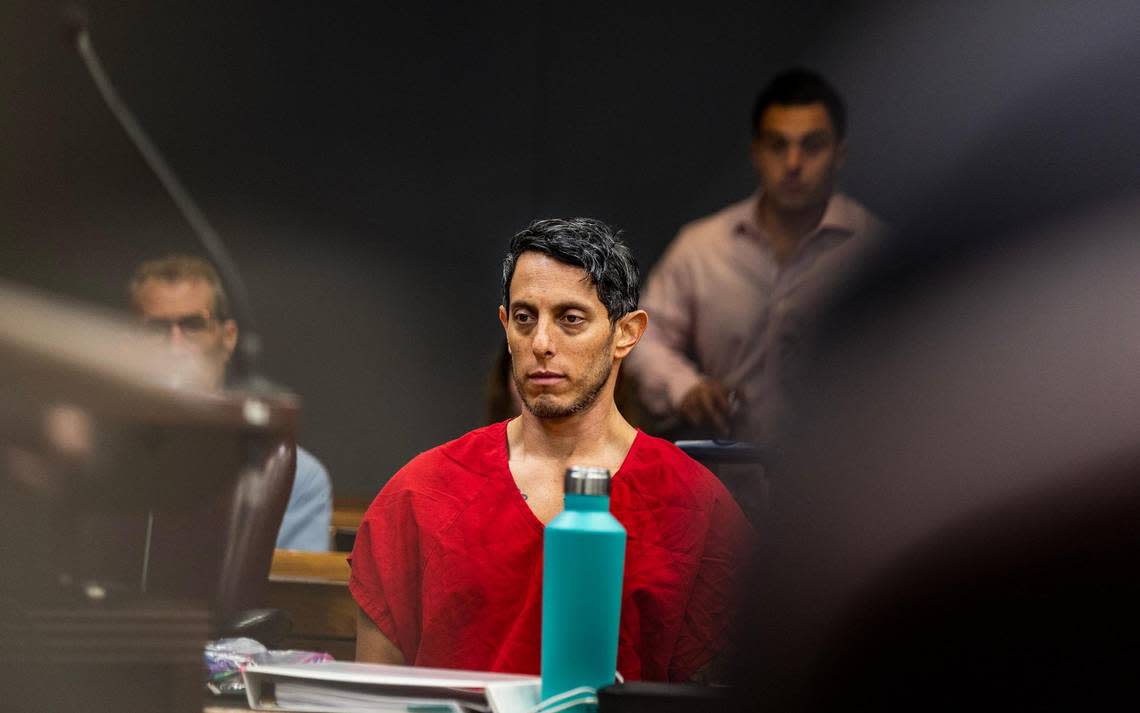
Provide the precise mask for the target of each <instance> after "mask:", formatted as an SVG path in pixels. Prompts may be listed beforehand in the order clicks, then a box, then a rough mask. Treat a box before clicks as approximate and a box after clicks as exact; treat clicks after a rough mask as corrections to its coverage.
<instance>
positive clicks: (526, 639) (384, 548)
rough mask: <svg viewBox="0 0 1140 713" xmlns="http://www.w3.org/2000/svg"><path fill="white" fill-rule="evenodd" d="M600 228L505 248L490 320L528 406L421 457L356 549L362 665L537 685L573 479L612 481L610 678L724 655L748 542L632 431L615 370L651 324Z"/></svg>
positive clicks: (384, 494) (695, 669)
mask: <svg viewBox="0 0 1140 713" xmlns="http://www.w3.org/2000/svg"><path fill="white" fill-rule="evenodd" d="M637 304H638V271H637V266H636V263H635V262H634V260H633V257H632V255H631V254H630V251H629V248H628V247H627V246H626V245H625V244H624V243H622V242H621V240H620V238H619V237H618V236H617V235H615V234H614V232H613V231H612V230H611V229H610V228H609V227H608V226H607V225H605V224H604V223H602V222H600V221H596V220H589V219H582V218H576V219H570V220H542V221H536V222H535V223H532V224H531V225H530V226H529V227H528V228H527V229H526V230H524V231H522V232H520V233H519V234H518V235H516V236H515V237H514V239H513V240H512V241H511V248H510V253H509V254H508V255H507V257H506V259H505V260H504V263H503V303H502V305H501V306H500V307H499V321H500V322H501V323H502V325H503V329H504V330H505V331H506V337H507V342H508V346H509V349H510V353H511V360H512V376H513V379H514V381H515V384H516V386H517V387H518V391H519V394H520V395H521V397H522V401H523V404H524V406H525V409H524V410H523V412H522V414H521V415H520V416H519V417H517V418H514V419H512V420H510V421H504V422H501V423H497V424H494V425H491V426H487V427H485V428H480V429H477V430H474V431H471V432H470V433H468V434H467V435H465V436H462V437H460V438H458V439H456V440H454V441H451V442H450V443H445V444H444V445H442V446H438V447H436V448H433V449H432V450H429V451H427V452H425V453H422V454H420V455H419V456H417V457H416V458H414V459H412V461H411V462H409V463H408V464H407V465H406V466H404V467H403V468H402V469H400V471H399V472H398V473H396V475H395V476H393V477H392V479H391V480H390V481H389V482H388V483H387V484H386V485H385V486H384V488H383V490H381V491H380V494H379V495H378V496H377V497H376V500H375V501H374V502H373V503H372V505H371V507H369V509H368V512H367V514H366V515H365V517H364V520H363V522H362V523H361V527H360V529H359V531H358V533H357V536H356V546H355V548H354V550H353V553H352V558H351V562H352V577H351V579H350V582H349V588H350V590H351V592H352V595H353V597H354V598H355V600H356V602H357V604H358V605H359V608H360V612H359V616H358V620H357V649H356V655H357V659H358V660H360V661H376V662H386V663H408V664H415V665H421V666H436V667H445V668H460V669H472V670H489V671H506V672H515V673H533V674H537V673H538V672H539V652H540V629H541V626H540V615H541V604H542V533H543V527H544V526H545V525H546V523H548V522H550V521H551V520H552V519H553V518H554V517H555V516H556V515H558V513H559V512H561V511H562V502H563V501H562V498H563V492H562V480H563V474H564V472H565V470H566V469H567V467H569V466H572V465H584V466H602V467H605V468H608V469H609V470H610V472H611V473H613V476H612V479H613V480H612V483H611V509H612V511H613V514H614V515H615V516H616V517H617V519H618V520H619V521H620V522H621V523H622V525H624V526H625V528H626V530H627V532H628V545H627V550H626V560H625V561H626V565H625V584H624V589H623V593H622V613H621V630H620V635H619V645H618V671H619V672H620V673H621V674H622V675H623V676H624V677H625V678H626V679H650V680H669V681H679V680H690V679H692V678H694V677H698V678H699V677H701V676H702V675H703V673H704V672H705V671H707V670H708V668H709V665H710V663H711V662H713V660H714V657H716V656H717V655H718V654H719V653H720V652H721V651H722V650H723V648H724V646H725V643H726V634H727V630H728V626H729V621H728V620H729V613H730V609H731V605H732V602H733V600H734V598H735V595H736V594H737V592H736V589H737V587H736V585H737V582H738V579H739V577H740V576H741V574H742V573H741V570H742V569H744V567H743V565H744V564H745V562H746V560H747V555H748V548H749V544H750V540H751V537H752V531H751V528H750V527H749V525H748V523H747V521H746V520H745V518H744V516H743V514H742V513H741V511H740V508H739V507H738V506H737V504H736V503H735V502H734V501H733V499H732V496H731V495H729V493H728V491H727V490H725V488H724V487H723V486H722V485H721V483H720V482H719V481H718V480H717V479H716V477H715V476H713V475H712V474H711V473H710V472H709V471H708V470H706V469H705V468H704V467H703V466H701V465H700V464H698V463H697V462H696V461H694V460H692V459H691V458H689V457H688V456H686V455H685V454H684V453H682V452H681V451H680V450H679V449H678V448H676V447H675V446H674V445H673V444H671V443H669V442H668V441H664V440H661V439H658V438H654V437H652V436H648V435H646V434H645V433H642V432H640V431H638V430H637V429H635V428H634V427H632V426H631V425H629V423H628V422H627V421H626V420H625V419H624V418H623V417H622V415H621V413H620V412H619V411H618V409H617V407H616V406H615V405H614V382H615V381H616V379H617V374H618V368H619V367H620V365H621V363H622V361H623V360H624V359H625V358H626V356H628V355H629V353H630V351H631V350H632V349H634V347H635V346H636V345H637V342H638V340H639V339H640V338H641V335H642V334H643V333H644V332H645V326H646V324H647V322H648V319H649V316H648V315H647V314H646V313H645V311H643V310H640V309H638V308H637Z"/></svg>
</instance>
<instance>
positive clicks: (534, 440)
mask: <svg viewBox="0 0 1140 713" xmlns="http://www.w3.org/2000/svg"><path fill="white" fill-rule="evenodd" d="M636 435H637V430H636V429H635V428H634V427H633V426H631V425H629V422H628V421H626V420H625V418H624V417H623V416H622V415H621V412H619V411H618V409H617V406H616V404H614V400H613V395H612V394H602V395H600V396H599V398H598V400H597V401H596V402H595V403H594V405H593V406H591V407H590V408H588V409H586V410H585V411H583V412H581V413H576V414H574V415H572V416H567V417H565V418H559V419H545V418H538V417H537V416H535V415H534V414H532V413H530V412H529V411H527V410H525V409H524V410H523V413H522V415H520V416H519V418H517V419H515V420H513V421H511V422H510V423H509V424H508V425H507V442H508V446H509V447H510V450H511V455H510V457H511V460H515V459H516V458H526V459H540V460H545V461H558V462H561V463H564V464H570V463H571V461H573V462H574V463H577V464H580V465H599V466H603V467H610V468H611V469H616V466H617V465H620V463H621V460H622V459H624V457H625V453H626V452H628V450H629V447H630V446H631V445H632V444H633V439H634V438H635V437H636ZM615 459H616V460H617V463H616V464H615V463H614V460H615Z"/></svg>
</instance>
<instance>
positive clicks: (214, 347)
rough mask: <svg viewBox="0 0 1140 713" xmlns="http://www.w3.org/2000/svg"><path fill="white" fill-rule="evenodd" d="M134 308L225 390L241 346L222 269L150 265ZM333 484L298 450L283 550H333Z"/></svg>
mask: <svg viewBox="0 0 1140 713" xmlns="http://www.w3.org/2000/svg"><path fill="white" fill-rule="evenodd" d="M130 295H131V304H132V306H133V307H134V310H135V313H136V314H137V315H138V316H139V319H140V320H141V321H142V323H143V325H144V326H146V327H148V328H150V329H151V330H152V331H153V333H154V336H155V338H156V339H162V340H164V341H165V342H166V344H167V345H168V346H169V349H170V353H171V356H172V358H178V357H179V356H181V355H189V354H199V355H201V356H202V357H204V358H203V361H204V362H205V363H206V365H207V367H208V370H209V371H208V375H207V378H208V383H207V384H205V386H206V387H207V388H210V389H214V390H221V389H222V388H224V386H225V376H226V364H227V363H228V362H229V359H230V355H231V354H233V351H234V346H235V345H236V344H237V337H238V326H237V323H236V322H235V321H234V320H233V319H232V318H231V317H230V316H229V304H228V301H227V299H226V293H225V291H224V290H223V289H222V281H221V278H220V277H219V276H218V272H217V270H215V269H214V266H213V265H211V264H210V263H208V262H206V261H205V260H202V259H201V258H197V257H193V256H189V255H171V256H168V257H164V258H160V259H158V260H150V261H148V262H144V263H143V264H142V265H140V266H139V267H138V269H137V270H135V274H134V277H132V278H131V282H130ZM331 517H332V486H331V484H330V482H329V476H328V473H327V472H326V471H325V468H324V466H322V465H321V463H320V461H318V460H317V459H316V458H314V457H313V455H312V454H311V453H309V452H308V451H306V450H305V449H303V448H301V447H300V446H298V447H297V470H296V473H295V475H294V478H293V491H292V493H291V494H290V496H289V505H288V506H287V507H286V509H285V516H284V518H283V519H282V521H281V529H280V530H279V531H278V534H277V547H279V548H282V549H289V550H310V551H326V550H328V549H329V522H330V519H331Z"/></svg>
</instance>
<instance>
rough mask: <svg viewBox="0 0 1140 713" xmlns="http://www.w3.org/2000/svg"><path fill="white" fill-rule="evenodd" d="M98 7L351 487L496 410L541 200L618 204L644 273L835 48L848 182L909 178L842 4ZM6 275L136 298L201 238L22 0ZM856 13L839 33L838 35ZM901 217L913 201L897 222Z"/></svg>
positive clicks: (286, 373)
mask: <svg viewBox="0 0 1140 713" xmlns="http://www.w3.org/2000/svg"><path fill="white" fill-rule="evenodd" d="M666 5H671V4H659V3H654V4H650V3H645V4H644V5H642V6H641V8H640V9H629V8H616V7H615V6H614V4H612V3H603V2H576V3H552V2H538V3H521V2H520V3H502V4H499V3H494V4H492V3H487V4H482V3H458V2H456V3H424V4H407V3H404V4H391V6H389V7H383V6H380V4H377V3H363V2H361V3H349V2H335V3H317V2H298V1H293V2H274V3H269V2H264V3H232V2H218V1H216V0H200V1H199V2H193V3H191V2H175V1H173V0H167V1H165V2H153V1H148V2H143V1H141V0H118V1H116V2H110V1H99V2H90V3H88V7H89V8H90V11H91V17H92V36H93V39H94V41H95V43H96V47H97V48H98V49H99V51H100V53H101V55H102V57H103V60H104V62H105V64H106V66H107V69H108V70H109V72H110V73H111V75H112V76H113V77H114V78H115V81H116V82H117V84H118V87H119V89H120V91H121V92H122V94H123V95H124V97H125V98H126V99H127V101H128V102H129V103H130V104H131V106H132V107H133V108H134V110H135V112H136V114H137V115H138V117H139V118H140V120H141V121H142V122H143V124H144V125H145V126H146V127H147V129H148V130H149V132H150V133H151V135H152V138H153V139H154V140H155V142H156V143H157V144H158V145H159V146H160V147H161V148H162V150H163V151H164V152H165V153H166V154H167V156H168V159H169V160H170V162H171V163H172V164H173V166H174V167H175V168H176V170H178V171H179V172H180V174H181V175H182V177H183V179H184V181H185V182H186V183H187V185H188V187H189V188H190V190H191V192H192V193H193V194H194V195H195V197H196V198H197V199H198V201H199V202H200V204H201V205H202V207H203V209H204V210H205V211H206V213H207V214H208V215H209V216H210V217H211V219H212V220H213V222H214V223H215V225H216V227H217V228H218V230H219V232H220V233H221V234H222V235H223V236H224V237H225V239H226V241H227V243H228V245H229V247H230V249H231V251H232V252H233V254H234V257H235V258H236V260H237V262H238V264H239V266H240V267H241V270H242V272H243V274H244V276H245V279H246V281H247V283H248V287H249V289H250V292H251V294H252V300H253V303H254V309H255V312H256V314H257V316H258V317H259V319H260V321H261V323H262V332H263V336H264V339H265V364H266V367H267V370H268V372H269V374H270V375H271V376H272V377H273V378H274V379H275V380H277V381H279V382H281V383H284V384H286V385H288V386H290V387H291V388H293V389H294V390H296V391H297V392H298V393H299V394H300V395H301V396H302V397H303V398H304V409H305V411H304V419H303V427H302V433H301V441H302V443H304V444H305V445H306V446H307V447H308V448H309V449H310V450H312V451H313V452H314V453H315V454H317V456H318V457H319V458H320V459H321V460H323V461H324V462H325V464H326V465H327V466H328V468H329V470H330V472H331V473H332V476H333V479H334V483H335V485H336V489H337V492H338V494H343V495H353V496H358V497H366V496H370V495H372V494H373V493H374V492H375V491H376V490H377V489H378V488H379V487H380V486H381V485H382V484H383V482H384V481H385V480H386V479H387V478H388V477H389V476H390V475H391V474H392V473H393V472H394V471H395V470H396V469H397V468H398V467H399V466H400V465H401V464H402V463H403V462H405V461H406V460H407V459H408V458H410V457H411V456H413V455H414V454H416V453H417V452H419V451H421V450H424V449H426V448H429V447H431V446H432V445H434V444H436V443H439V442H441V441H444V440H447V439H450V438H452V437H455V436H457V435H459V434H461V433H462V432H464V431H465V430H467V429H469V428H471V427H474V426H477V425H480V424H481V421H482V414H483V388H484V387H483V384H484V379H485V375H486V373H487V370H488V368H489V367H490V365H491V362H492V358H493V355H494V353H495V350H496V348H497V345H498V341H499V339H500V331H499V330H500V328H499V326H498V322H497V319H496V316H495V312H496V306H497V304H498V275H497V273H498V263H499V260H500V257H501V254H502V253H503V251H504V250H505V247H506V243H507V240H508V238H509V236H510V235H511V234H513V233H514V232H515V231H517V230H518V229H519V228H521V227H522V226H524V225H525V224H526V223H527V222H528V221H529V220H531V219H532V218H535V217H544V216H552V215H590V216H595V217H600V218H603V219H606V220H609V221H612V222H614V223H616V224H617V225H619V226H621V227H623V228H624V229H625V230H626V231H627V236H628V239H629V241H630V242H631V243H632V245H633V246H634V250H635V253H636V254H637V256H638V259H639V260H640V262H641V263H642V266H643V268H644V269H648V267H650V266H651V265H652V264H653V262H654V261H655V260H656V259H657V257H658V256H659V255H660V253H661V251H662V250H663V249H664V246H665V245H666V243H667V242H668V241H669V239H670V238H671V237H672V236H673V234H674V233H675V231H676V230H677V228H678V227H679V226H680V225H681V224H682V223H684V222H686V221H688V220H692V219H694V218H696V217H698V216H701V215H703V214H705V213H708V212H710V211H712V210H715V209H717V208H719V207H721V206H723V205H725V204H726V203H728V202H730V201H733V200H737V199H739V198H741V197H743V196H745V195H747V194H748V193H749V192H750V191H752V190H753V188H754V183H753V179H752V174H751V170H750V168H749V165H748V161H747V153H746V150H747V141H748V129H747V116H748V113H749V110H750V105H751V101H752V97H753V94H754V92H755V91H756V89H757V88H758V87H759V85H760V84H762V83H763V81H764V80H765V79H766V78H767V76H768V75H769V74H770V73H772V72H773V71H775V70H777V69H779V68H781V67H782V66H784V65H786V64H788V63H790V62H793V61H799V60H807V61H809V62H810V61H811V60H813V59H815V60H816V62H815V64H816V66H819V67H820V68H821V69H822V70H824V71H825V72H832V73H834V74H837V75H838V76H839V77H840V78H841V79H840V81H838V83H839V84H840V86H841V88H842V89H844V90H846V93H847V94H848V97H849V101H850V103H851V109H852V115H853V126H854V128H853V133H852V139H853V147H852V148H853V152H852V157H851V161H850V165H849V166H848V172H847V176H848V181H847V182H848V188H849V189H850V191H851V192H852V193H854V194H855V195H857V196H860V197H863V198H867V199H868V200H867V202H868V203H870V205H871V206H872V207H877V206H876V200H878V199H880V198H882V197H883V196H885V195H886V194H887V191H886V190H885V189H884V188H883V187H882V186H881V185H880V184H879V183H877V182H876V181H875V172H874V171H873V170H872V167H871V166H870V165H869V161H870V160H873V159H874V158H875V153H874V152H875V151H877V150H881V148H882V146H883V143H882V142H876V141H874V140H869V139H873V137H872V135H871V130H870V129H869V128H868V124H869V123H870V122H869V121H868V120H867V119H869V118H870V117H872V116H875V115H876V108H875V107H871V106H868V105H866V104H864V103H862V102H863V99H862V97H861V96H860V94H859V91H858V86H857V85H858V81H856V82H855V84H856V86H849V85H850V84H851V83H852V76H851V75H852V74H853V73H852V72H851V71H846V72H845V68H846V67H847V65H846V64H845V60H844V59H843V58H841V57H829V56H828V54H827V51H826V50H827V49H828V39H829V37H832V36H834V35H835V34H836V32H837V31H838V30H849V29H850V27H851V25H850V24H849V22H850V19H849V18H848V19H845V18H847V16H845V15H844V16H841V15H837V14H835V13H834V12H832V11H831V10H830V9H829V7H828V3H824V2H818V1H816V2H804V1H801V2H796V3H782V2H771V1H769V2H755V1H749V0H734V1H731V2H721V3H716V4H715V5H714V4H710V3H692V4H688V5H682V6H677V7H674V8H673V9H668V10H666V9H665V7H666ZM0 27H3V29H4V36H5V40H4V41H3V42H2V43H0V97H2V99H0V102H2V104H0V137H2V139H0V278H3V279H8V280H13V281H16V282H18V283H22V284H25V285H31V286H36V287H40V288H43V289H46V290H50V291H52V292H54V293H58V294H63V295H67V296H72V297H76V298H79V299H83V300H87V301H93V302H96V303H101V304H105V305H110V306H117V307H123V306H124V304H125V295H124V285H125V283H126V281H127V279H128V277H129V275H130V273H131V270H132V268H133V266H134V265H135V264H137V263H138V262H139V261H140V260H143V259H146V258H149V257H155V256H158V255H161V254H164V253H166V252H170V251H191V252H200V250H199V249H198V246H197V244H196V242H195V240H194V238H193V236H192V234H191V233H190V231H189V229H188V228H187V226H186V225H185V224H184V223H183V221H182V220H181V218H180V216H179V215H178V213H177V212H176V210H175V209H174V207H173V206H172V204H171V203H170V201H169V200H168V199H167V197H166V195H165V194H164V193H163V192H162V190H161V188H160V186H159V184H158V183H157V181H156V180H155V179H154V178H153V177H152V176H151V174H150V173H149V171H148V170H147V168H146V166H145V165H144V164H143V162H142V161H141V159H140V158H139V157H138V156H137V154H136V153H135V151H134V149H133V148H132V147H131V146H130V145H129V143H128V142H127V140H126V138H125V137H124V136H123V135H122V133H121V132H120V130H119V129H118V127H117V126H116V125H115V124H114V122H113V120H112V117H111V116H110V114H109V113H108V112H107V110H106V109H105V107H104V106H103V105H102V103H101V101H100V99H99V97H98V96H97V94H96V91H95V89H94V88H93V87H92V86H91V85H90V83H89V81H88V79H87V77H86V76H85V73H84V70H83V68H82V65H81V63H80V61H79V59H78V58H77V57H76V56H74V54H73V53H72V52H71V51H70V50H69V48H68V47H67V46H66V45H65V43H64V42H63V40H62V37H63V33H62V31H61V29H60V23H59V21H58V11H57V7H56V4H55V3H51V2H42V1H39V0H36V1H31V2H28V1H21V2H12V1H11V0H8V1H5V2H3V3H0ZM837 28H838V29H837ZM889 217H890V216H888V218H889Z"/></svg>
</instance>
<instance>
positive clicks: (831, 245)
mask: <svg viewBox="0 0 1140 713" xmlns="http://www.w3.org/2000/svg"><path fill="white" fill-rule="evenodd" d="M846 129H847V127H846V110H845V107H844V103H843V100H842V99H841V98H840V96H839V95H838V93H836V91H835V90H834V89H833V88H832V87H831V86H830V85H829V84H828V83H827V82H826V81H825V80H824V79H823V78H822V77H820V76H819V75H818V74H815V73H813V72H809V71H806V70H802V69H793V70H789V71H787V72H785V73H783V74H780V75H778V76H777V77H775V78H774V79H773V80H772V81H771V83H770V84H769V85H768V86H767V87H766V88H765V89H764V90H763V91H761V92H760V94H759V96H758V97H757V98H756V102H755V105H754V107H753V112H752V136H753V138H752V163H753V165H754V166H755V169H756V173H757V176H758V177H759V180H760V189H759V191H758V192H757V193H755V194H753V195H752V196H751V197H750V198H748V199H746V200H744V201H741V202H739V203H736V204H734V205H731V206H729V207H727V208H725V209H723V210H721V211H719V212H717V213H714V214H713V215H710V216H707V217H705V218H702V219H700V220H697V221H695V222H693V223H690V224H689V225H687V226H685V227H684V228H682V229H681V232H680V233H679V234H678V236H677V237H676V239H675V240H674V241H673V243H672V244H671V245H670V246H669V248H668V250H667V251H666V253H665V255H664V257H663V258H662V259H661V261H660V263H659V264H658V265H657V266H656V268H655V269H654V270H653V272H652V273H651V274H650V277H649V280H648V282H647V284H646V290H645V298H644V301H643V305H644V307H645V309H646V310H647V311H648V312H649V314H650V315H651V317H652V319H651V321H650V326H649V329H648V330H647V332H646V334H645V338H644V339H643V340H642V346H641V348H640V349H639V350H638V351H637V352H635V353H634V354H633V356H632V357H631V358H630V368H631V369H632V370H633V372H632V373H633V374H634V376H636V377H637V380H638V383H639V388H640V395H641V398H642V401H643V402H644V405H645V407H646V409H647V410H648V411H649V412H650V413H651V414H652V415H653V416H654V417H655V418H657V419H658V421H659V423H658V430H660V431H663V432H667V433H671V434H672V435H674V437H677V436H679V435H681V434H685V435H698V436H705V437H707V436H721V437H725V436H729V435H731V434H732V433H733V432H734V431H735V432H737V433H742V432H747V433H749V434H750V435H752V436H756V435H759V436H760V437H762V438H763V437H765V436H767V435H769V433H770V431H771V427H770V422H771V421H772V419H773V418H774V417H776V416H777V415H778V413H779V401H780V396H779V394H780V388H779V387H780V380H781V375H780V373H781V364H782V363H783V362H786V361H787V359H788V358H789V357H790V356H791V352H792V350H793V349H794V344H795V341H796V339H797V337H796V335H797V334H798V332H799V331H800V330H801V329H802V327H803V322H804V321H805V320H806V319H807V318H808V317H809V316H810V315H811V313H812V312H813V311H814V309H815V306H816V305H817V303H818V302H819V300H821V299H822V298H823V297H824V296H825V295H826V294H827V292H828V288H829V286H830V285H831V284H833V283H834V282H835V280H836V277H837V275H838V274H839V273H840V272H841V271H842V269H843V268H844V267H845V266H847V265H848V264H849V263H850V262H852V260H853V258H854V256H856V255H857V254H858V253H859V252H860V251H862V250H863V249H864V248H865V244H866V243H867V242H868V241H869V239H870V238H871V237H872V236H874V235H875V234H876V233H878V232H879V231H880V223H879V221H878V220H877V219H876V218H875V216H873V215H872V214H871V213H870V212H868V211H867V210H866V209H865V208H864V207H863V206H861V205H859V204H858V203H856V202H855V201H854V200H852V199H850V198H848V197H846V196H844V195H841V194H839V193H836V192H835V179H836V174H837V172H838V171H839V168H840V167H841V166H842V165H843V161H844V157H845V155H846V152H847V145H846V143H845V137H846Z"/></svg>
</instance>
